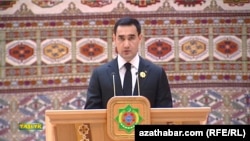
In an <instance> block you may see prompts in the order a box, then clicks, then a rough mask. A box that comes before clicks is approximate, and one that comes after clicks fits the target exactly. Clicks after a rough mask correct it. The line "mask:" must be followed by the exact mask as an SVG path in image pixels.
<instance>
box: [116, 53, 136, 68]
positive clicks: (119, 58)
mask: <svg viewBox="0 0 250 141" xmlns="http://www.w3.org/2000/svg"><path fill="white" fill-rule="evenodd" d="M139 60H140V59H139V55H138V54H137V55H136V56H135V57H134V58H133V59H132V60H131V61H130V63H131V65H132V67H134V68H135V69H137V70H138V68H139ZM117 61H118V67H119V70H120V69H121V68H122V67H123V66H124V64H125V63H127V61H125V60H124V59H123V58H122V57H121V56H120V55H119V54H118V56H117Z"/></svg>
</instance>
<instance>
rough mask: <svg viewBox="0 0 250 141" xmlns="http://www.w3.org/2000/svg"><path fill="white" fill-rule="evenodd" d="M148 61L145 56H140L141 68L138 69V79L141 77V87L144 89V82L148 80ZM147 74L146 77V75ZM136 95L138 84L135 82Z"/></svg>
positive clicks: (136, 93) (135, 93)
mask: <svg viewBox="0 0 250 141" xmlns="http://www.w3.org/2000/svg"><path fill="white" fill-rule="evenodd" d="M148 66H149V65H148V63H147V61H145V60H144V59H143V58H141V57H140V63H139V70H138V76H137V77H138V79H139V85H140V86H139V89H143V87H144V84H145V82H146V81H148V80H147V79H148V77H147V75H148V73H149V68H148ZM144 75H145V77H144ZM134 95H138V84H137V82H136V84H135V89H134Z"/></svg>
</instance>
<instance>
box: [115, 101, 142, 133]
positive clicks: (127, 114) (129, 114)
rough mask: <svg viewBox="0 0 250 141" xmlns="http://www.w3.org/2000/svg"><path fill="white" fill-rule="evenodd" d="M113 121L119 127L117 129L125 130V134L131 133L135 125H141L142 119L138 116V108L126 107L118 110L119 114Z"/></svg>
mask: <svg viewBox="0 0 250 141" xmlns="http://www.w3.org/2000/svg"><path fill="white" fill-rule="evenodd" d="M115 120H116V121H117V123H118V125H119V129H121V130H125V131H126V132H127V133H131V132H132V131H133V130H134V128H135V125H136V124H139V123H141V121H142V117H141V116H140V114H139V109H138V108H133V107H132V106H130V105H127V106H126V107H125V108H121V109H119V113H118V115H117V116H116V118H115Z"/></svg>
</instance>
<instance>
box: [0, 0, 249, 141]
mask: <svg viewBox="0 0 250 141" xmlns="http://www.w3.org/2000/svg"><path fill="white" fill-rule="evenodd" d="M123 16H132V17H135V18H138V20H139V21H140V23H141V24H142V26H143V27H142V30H143V35H144V38H143V42H142V44H141V48H140V54H141V55H142V56H143V57H145V58H147V59H149V60H151V61H153V62H155V63H156V64H158V65H160V66H162V67H163V68H164V69H165V71H166V73H167V74H168V79H169V82H170V86H171V91H172V95H173V100H174V107H202V106H209V107H211V108H212V111H211V113H210V114H209V118H208V124H250V0H237V1H235V0H185V1H184V0H46V1H45V0H5V1H0V141H17V140H18V141H31V140H37V141H38V140H40V141H44V140H45V126H44V127H43V130H40V131H24V130H19V128H18V123H20V122H41V123H43V124H44V122H45V117H44V113H45V110H47V109H67V110H71V109H81V108H82V107H83V106H84V104H85V101H86V88H87V87H88V82H89V77H90V75H91V72H92V70H93V69H94V68H95V67H97V66H99V65H101V64H103V63H105V62H107V61H109V60H111V59H112V58H114V57H116V53H115V50H114V46H113V43H112V27H113V25H114V23H115V21H116V20H117V19H118V18H120V17H123Z"/></svg>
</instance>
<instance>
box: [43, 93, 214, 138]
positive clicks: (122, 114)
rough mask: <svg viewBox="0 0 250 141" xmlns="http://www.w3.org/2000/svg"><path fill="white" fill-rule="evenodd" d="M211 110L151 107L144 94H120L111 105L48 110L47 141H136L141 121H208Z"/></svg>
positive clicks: (151, 122) (181, 122) (149, 122)
mask: <svg viewBox="0 0 250 141" xmlns="http://www.w3.org/2000/svg"><path fill="white" fill-rule="evenodd" d="M210 110H211V109H210V107H190V108H189V107H186V108H150V103H149V101H148V100H147V99H146V98H145V97H143V96H116V97H113V98H111V99H110V100H109V102H108V105H107V109H91V110H46V112H45V122H46V125H45V127H46V141H85V140H89V141H133V140H134V127H135V125H137V124H141V125H143V124H154V125H156V124H160V125H165V124H196V125H197V124H206V123H207V118H208V115H209V113H210Z"/></svg>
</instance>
